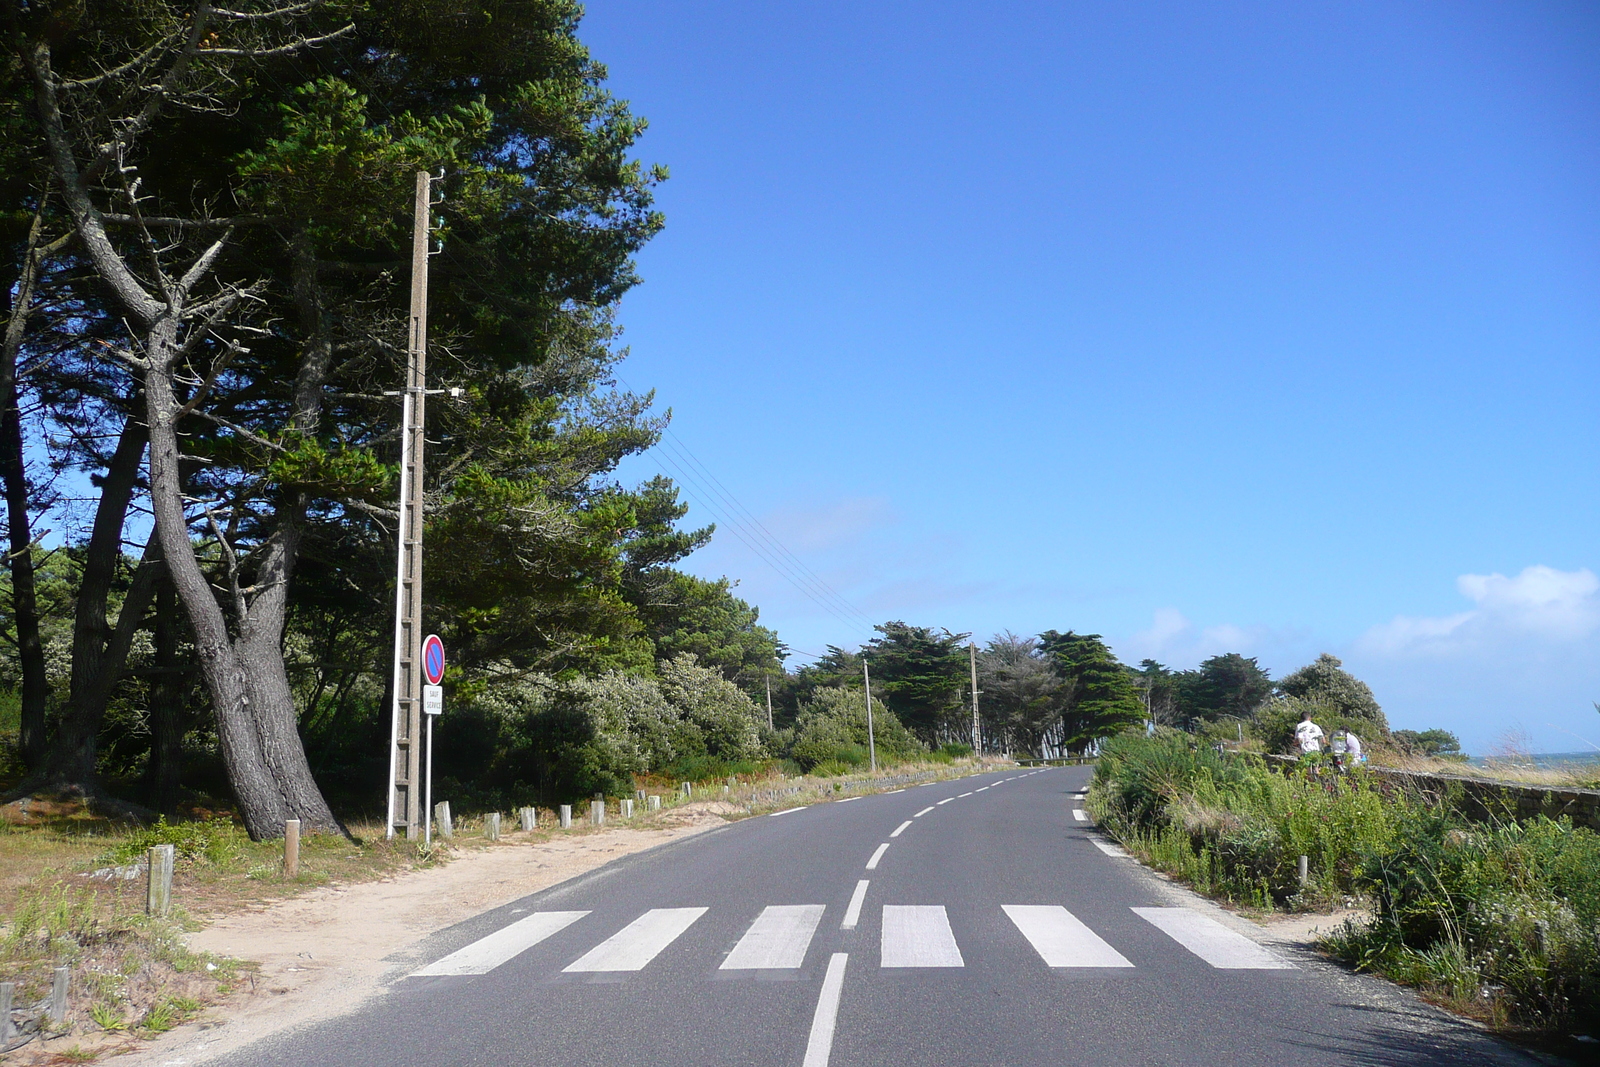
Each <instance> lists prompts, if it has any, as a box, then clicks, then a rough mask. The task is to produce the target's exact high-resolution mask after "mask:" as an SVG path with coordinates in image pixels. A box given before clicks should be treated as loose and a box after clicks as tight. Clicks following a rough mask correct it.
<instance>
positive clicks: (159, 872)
mask: <svg viewBox="0 0 1600 1067" xmlns="http://www.w3.org/2000/svg"><path fill="white" fill-rule="evenodd" d="M176 851H177V849H176V847H175V846H173V845H156V846H155V847H154V848H152V849H151V850H150V887H149V890H148V892H147V893H146V894H145V901H144V913H145V914H146V915H155V916H159V917H161V918H166V916H167V913H168V912H170V911H171V910H172V861H173V858H174V854H175V853H176Z"/></svg>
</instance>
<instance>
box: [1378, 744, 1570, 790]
mask: <svg viewBox="0 0 1600 1067" xmlns="http://www.w3.org/2000/svg"><path fill="white" fill-rule="evenodd" d="M1369 758H1370V759H1371V761H1372V763H1373V764H1374V765H1376V766H1380V767H1388V768H1391V769H1393V770H1397V771H1410V772H1412V773H1415V774H1446V775H1458V776H1460V777H1463V778H1485V779H1495V780H1498V781H1502V782H1520V783H1523V784H1526V785H1547V786H1553V787H1555V788H1558V789H1597V788H1600V766H1589V767H1584V766H1581V765H1580V766H1575V767H1570V768H1562V767H1539V766H1535V765H1534V764H1533V763H1532V762H1531V761H1529V760H1527V759H1524V758H1518V757H1516V756H1515V755H1513V756H1509V757H1506V758H1498V759H1497V758H1491V759H1489V760H1486V761H1485V762H1484V764H1483V765H1481V766H1480V765H1479V764H1475V763H1467V762H1464V761H1462V760H1444V759H1434V758H1431V757H1427V756H1407V755H1403V754H1401V753H1398V752H1390V751H1381V750H1380V751H1378V752H1374V753H1371V754H1370V756H1369Z"/></svg>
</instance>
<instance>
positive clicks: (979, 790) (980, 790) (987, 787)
mask: <svg viewBox="0 0 1600 1067" xmlns="http://www.w3.org/2000/svg"><path fill="white" fill-rule="evenodd" d="M992 788H994V787H993V786H988V785H986V786H984V787H983V789H992ZM983 789H975V790H973V792H975V793H981V792H983Z"/></svg>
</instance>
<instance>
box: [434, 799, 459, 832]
mask: <svg viewBox="0 0 1600 1067" xmlns="http://www.w3.org/2000/svg"><path fill="white" fill-rule="evenodd" d="M433 825H434V826H435V827H436V828H437V829H438V831H439V836H440V837H454V836H456V827H455V824H454V823H452V822H451V821H450V802H449V801H448V800H441V801H439V803H437V804H435V805H434V806H433Z"/></svg>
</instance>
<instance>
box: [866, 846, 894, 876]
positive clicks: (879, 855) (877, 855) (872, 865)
mask: <svg viewBox="0 0 1600 1067" xmlns="http://www.w3.org/2000/svg"><path fill="white" fill-rule="evenodd" d="M888 851H889V842H887V841H885V842H884V843H883V844H881V845H879V846H878V851H876V852H874V853H873V854H872V858H871V859H870V860H868V861H867V870H869V871H875V870H877V869H878V861H879V860H881V859H883V854H884V853H885V852H888Z"/></svg>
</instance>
